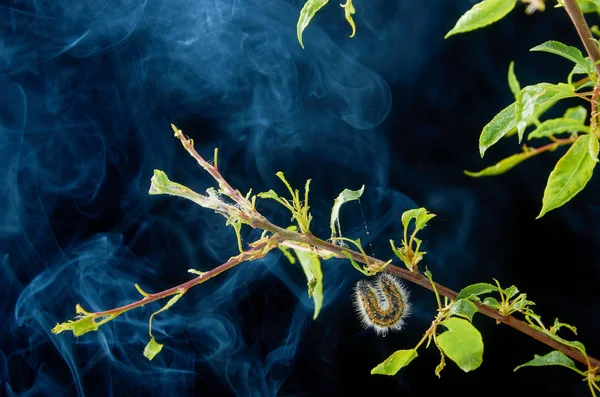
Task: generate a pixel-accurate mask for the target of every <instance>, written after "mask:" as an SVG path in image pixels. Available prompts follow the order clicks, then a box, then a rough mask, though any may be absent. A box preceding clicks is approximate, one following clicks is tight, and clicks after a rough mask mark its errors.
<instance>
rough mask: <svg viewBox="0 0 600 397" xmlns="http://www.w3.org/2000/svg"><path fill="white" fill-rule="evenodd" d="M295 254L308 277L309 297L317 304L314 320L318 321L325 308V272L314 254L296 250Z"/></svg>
mask: <svg viewBox="0 0 600 397" xmlns="http://www.w3.org/2000/svg"><path fill="white" fill-rule="evenodd" d="M294 253H295V254H296V256H297V257H298V260H299V261H300V265H301V266H302V270H304V274H305V276H306V280H307V285H308V296H310V297H312V298H313V301H314V302H315V313H314V315H313V320H316V319H317V316H318V315H319V312H320V311H321V307H322V306H323V271H322V270H321V261H320V260H319V257H318V256H317V255H316V254H313V253H312V252H306V251H302V250H294Z"/></svg>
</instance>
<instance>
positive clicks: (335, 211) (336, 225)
mask: <svg viewBox="0 0 600 397" xmlns="http://www.w3.org/2000/svg"><path fill="white" fill-rule="evenodd" d="M364 191H365V186H364V185H363V186H362V187H361V188H360V189H358V190H350V189H344V190H343V191H342V192H341V193H340V194H339V195H338V196H337V197H336V199H335V200H334V201H333V208H332V209H331V220H330V221H329V227H330V228H331V238H332V239H333V238H335V237H341V236H342V228H341V226H340V208H342V204H345V203H347V202H348V201H353V200H358V199H359V198H360V196H362V194H363V192H364Z"/></svg>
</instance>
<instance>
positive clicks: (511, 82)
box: [508, 62, 521, 98]
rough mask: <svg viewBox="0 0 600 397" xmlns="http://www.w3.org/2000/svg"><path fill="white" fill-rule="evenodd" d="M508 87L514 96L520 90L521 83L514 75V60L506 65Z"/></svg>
mask: <svg viewBox="0 0 600 397" xmlns="http://www.w3.org/2000/svg"><path fill="white" fill-rule="evenodd" d="M508 87H509V88H510V91H511V92H512V93H513V94H514V96H515V98H516V97H517V95H518V94H519V92H520V91H521V85H520V84H519V80H517V76H516V75H515V63H514V62H511V63H510V65H508Z"/></svg>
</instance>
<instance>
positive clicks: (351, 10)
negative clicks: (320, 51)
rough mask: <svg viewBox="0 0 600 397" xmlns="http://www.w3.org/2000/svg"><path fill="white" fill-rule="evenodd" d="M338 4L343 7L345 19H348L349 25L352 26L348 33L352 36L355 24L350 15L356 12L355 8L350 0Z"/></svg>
mask: <svg viewBox="0 0 600 397" xmlns="http://www.w3.org/2000/svg"><path fill="white" fill-rule="evenodd" d="M340 6H341V7H342V8H343V9H344V15H345V17H346V21H348V23H349V24H350V27H351V28H352V34H351V35H350V37H354V35H355V34H356V25H355V24H354V19H353V18H352V15H354V14H356V10H355V9H354V5H353V4H352V0H346V4H340Z"/></svg>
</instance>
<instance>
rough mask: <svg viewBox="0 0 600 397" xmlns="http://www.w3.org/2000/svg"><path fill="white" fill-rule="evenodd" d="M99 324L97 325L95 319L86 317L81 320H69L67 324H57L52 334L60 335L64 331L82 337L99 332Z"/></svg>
mask: <svg viewBox="0 0 600 397" xmlns="http://www.w3.org/2000/svg"><path fill="white" fill-rule="evenodd" d="M97 330H98V324H97V323H96V321H95V319H94V317H84V318H81V319H79V320H75V321H73V320H69V321H67V322H66V323H60V324H56V326H55V327H54V328H52V333H54V334H60V333H61V332H64V331H71V332H73V335H75V336H81V335H83V334H86V333H88V332H90V331H97Z"/></svg>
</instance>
